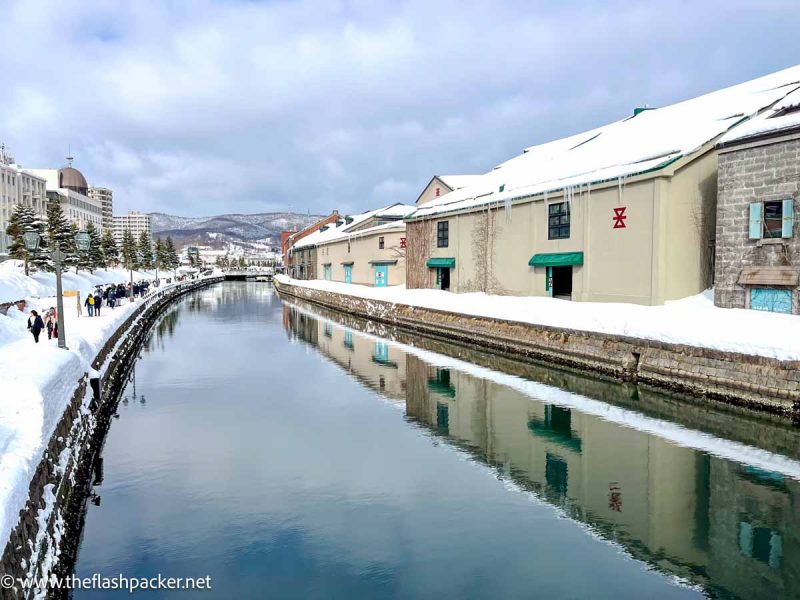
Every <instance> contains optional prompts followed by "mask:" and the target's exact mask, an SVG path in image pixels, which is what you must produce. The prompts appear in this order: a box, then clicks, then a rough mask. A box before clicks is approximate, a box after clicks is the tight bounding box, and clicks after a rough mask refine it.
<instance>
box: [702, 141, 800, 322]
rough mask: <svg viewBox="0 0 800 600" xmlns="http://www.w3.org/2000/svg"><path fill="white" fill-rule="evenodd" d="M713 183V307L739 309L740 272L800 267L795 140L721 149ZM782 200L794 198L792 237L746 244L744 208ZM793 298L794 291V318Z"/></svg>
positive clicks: (799, 151) (799, 153) (799, 169)
mask: <svg viewBox="0 0 800 600" xmlns="http://www.w3.org/2000/svg"><path fill="white" fill-rule="evenodd" d="M718 178H719V179H718V191H717V237H716V266H715V276H714V288H715V291H714V303H715V304H716V305H717V306H722V307H724V308H744V307H745V293H746V289H745V287H744V286H742V285H739V284H738V283H737V280H738V278H739V274H740V273H741V270H742V268H743V267H747V266H798V267H800V233H798V229H799V228H798V222H800V135H798V136H796V137H795V139H788V140H783V141H772V142H764V143H759V144H758V145H752V144H751V145H743V146H741V147H739V148H732V149H729V150H728V149H725V150H723V151H722V152H720V155H719V174H718ZM786 198H794V213H795V214H794V222H795V226H794V227H795V232H794V236H793V237H792V238H791V239H786V240H781V241H777V240H770V241H764V240H751V239H749V222H750V203H751V202H758V201H765V200H783V199H786ZM772 241H776V242H777V243H770V242H772ZM797 295H798V294H797V292H796V291H795V293H794V298H795V299H794V302H795V311H794V312H795V313H797V306H796V304H797Z"/></svg>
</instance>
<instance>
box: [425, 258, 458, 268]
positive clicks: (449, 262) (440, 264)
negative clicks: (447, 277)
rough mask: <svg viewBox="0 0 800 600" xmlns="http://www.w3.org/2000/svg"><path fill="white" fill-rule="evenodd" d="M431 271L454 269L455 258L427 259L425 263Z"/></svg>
mask: <svg viewBox="0 0 800 600" xmlns="http://www.w3.org/2000/svg"><path fill="white" fill-rule="evenodd" d="M425 264H427V265H428V267H429V268H431V269H454V268H455V266H456V259H455V258H429V259H428V262H427V263H425Z"/></svg>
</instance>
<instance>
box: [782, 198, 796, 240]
mask: <svg viewBox="0 0 800 600" xmlns="http://www.w3.org/2000/svg"><path fill="white" fill-rule="evenodd" d="M793 229H794V200H792V199H791V198H789V199H788V200H784V201H783V227H782V228H781V237H783V238H790V237H792V230H793Z"/></svg>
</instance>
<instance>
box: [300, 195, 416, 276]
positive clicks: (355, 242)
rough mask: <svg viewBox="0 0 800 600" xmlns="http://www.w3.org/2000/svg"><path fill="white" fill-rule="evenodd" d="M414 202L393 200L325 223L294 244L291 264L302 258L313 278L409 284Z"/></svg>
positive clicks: (301, 260)
mask: <svg viewBox="0 0 800 600" xmlns="http://www.w3.org/2000/svg"><path fill="white" fill-rule="evenodd" d="M413 210H414V207H413V206H409V205H406V204H394V205H392V206H387V207H384V208H381V209H378V210H373V211H368V212H365V213H360V214H357V215H349V216H344V217H341V218H339V219H338V220H336V221H334V222H332V223H329V224H327V225H323V226H322V227H320V229H319V230H318V231H316V232H314V233H313V234H311V235H308V236H307V237H305V238H303V239H302V240H300V241H299V242H297V243H295V244H294V245H293V246H292V248H291V250H290V264H294V263H296V262H302V263H303V264H309V265H311V266H310V267H308V268H307V269H306V271H307V272H309V273H310V272H313V273H314V274H315V277H309V279H326V280H328V281H341V282H343V283H357V284H362V285H373V286H376V287H384V286H387V285H398V284H402V283H404V282H405V276H406V274H405V273H406V272H405V252H406V226H405V223H404V222H403V217H405V216H406V215H408V214H409V213H411V212H412V211H413Z"/></svg>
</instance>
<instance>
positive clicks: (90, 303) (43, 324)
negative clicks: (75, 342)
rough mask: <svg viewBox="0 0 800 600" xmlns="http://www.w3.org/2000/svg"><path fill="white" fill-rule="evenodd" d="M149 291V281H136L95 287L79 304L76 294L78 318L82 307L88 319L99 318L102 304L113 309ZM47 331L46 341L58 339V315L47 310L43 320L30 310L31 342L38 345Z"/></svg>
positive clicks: (54, 310) (54, 311) (29, 329)
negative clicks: (42, 334) (128, 299)
mask: <svg viewBox="0 0 800 600" xmlns="http://www.w3.org/2000/svg"><path fill="white" fill-rule="evenodd" d="M158 284H159V282H158V281H154V282H153V285H155V286H156V287H158ZM149 290H150V282H149V281H138V282H136V283H133V284H131V283H128V284H127V285H125V284H122V283H119V284H117V285H114V284H109V285H107V286H106V287H105V288H103V286H97V289H96V290H95V292H94V293H89V295H88V296H86V300H84V301H83V304H81V296H80V294H78V296H77V300H78V316H79V317H80V316H82V313H83V307H84V306H85V307H86V313H87V315H88V316H90V317H99V316H100V309H101V308H102V307H103V304H105V305H106V306H108V307H109V308H112V309H113V308H114V307H115V306H116V305H117V304H118V303H120V302H121V301H122V300H124V299H125V298H137V297H139V296H144V295H146V294H147V292H148V291H149ZM44 330H47V339H48V340H50V339H53V338H58V315H57V313H56V309H55V308H52V307H51V308H49V309H48V310H47V312H45V314H44V318H42V315H40V314H39V312H38V311H35V310H32V311H31V314H30V316H29V317H28V331H30V332H31V334H32V335H33V340H34V341H35V342H36V343H37V344H38V343H39V336H40V335H41V333H42V331H44Z"/></svg>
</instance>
